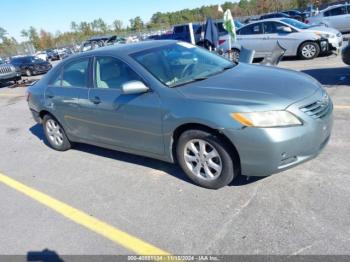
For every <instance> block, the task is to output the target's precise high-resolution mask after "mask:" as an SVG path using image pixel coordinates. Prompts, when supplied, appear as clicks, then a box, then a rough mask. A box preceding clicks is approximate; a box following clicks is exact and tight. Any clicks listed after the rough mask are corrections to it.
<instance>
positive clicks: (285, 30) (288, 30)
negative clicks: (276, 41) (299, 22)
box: [282, 26, 293, 33]
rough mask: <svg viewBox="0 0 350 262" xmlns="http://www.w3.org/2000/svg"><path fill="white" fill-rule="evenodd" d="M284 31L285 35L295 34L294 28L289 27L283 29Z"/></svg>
mask: <svg viewBox="0 0 350 262" xmlns="http://www.w3.org/2000/svg"><path fill="white" fill-rule="evenodd" d="M282 31H283V32H285V33H292V32H293V30H292V28H290V27H288V26H284V27H282Z"/></svg>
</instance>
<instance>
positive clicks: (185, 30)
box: [151, 23, 203, 43]
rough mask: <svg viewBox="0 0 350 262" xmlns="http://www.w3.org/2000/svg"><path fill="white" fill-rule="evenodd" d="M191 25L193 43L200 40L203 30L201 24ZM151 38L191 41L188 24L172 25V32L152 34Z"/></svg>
mask: <svg viewBox="0 0 350 262" xmlns="http://www.w3.org/2000/svg"><path fill="white" fill-rule="evenodd" d="M192 27H193V34H194V40H195V43H198V42H199V41H200V40H201V34H202V31H203V28H202V25H201V24H199V23H193V24H192ZM151 39H152V40H179V41H183V42H188V43H191V36H190V27H189V24H182V25H176V26H174V28H173V31H172V33H170V34H163V35H156V36H152V37H151Z"/></svg>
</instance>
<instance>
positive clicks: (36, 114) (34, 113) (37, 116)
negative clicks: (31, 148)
mask: <svg viewBox="0 0 350 262" xmlns="http://www.w3.org/2000/svg"><path fill="white" fill-rule="evenodd" d="M30 112H31V113H32V116H33V119H34V120H35V122H37V123H38V124H41V117H40V114H39V112H37V111H35V110H34V109H32V108H30Z"/></svg>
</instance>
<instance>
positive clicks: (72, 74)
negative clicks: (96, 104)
mask: <svg viewBox="0 0 350 262" xmlns="http://www.w3.org/2000/svg"><path fill="white" fill-rule="evenodd" d="M88 70H89V58H84V59H81V60H78V61H75V62H72V63H70V64H68V65H65V66H64V67H63V68H61V69H60V70H58V71H56V72H55V73H54V75H53V76H52V78H51V80H50V82H49V85H51V86H62V87H88V80H89V73H88Z"/></svg>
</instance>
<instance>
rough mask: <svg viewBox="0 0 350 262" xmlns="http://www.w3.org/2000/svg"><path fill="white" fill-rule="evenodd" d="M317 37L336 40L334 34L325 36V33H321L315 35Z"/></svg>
mask: <svg viewBox="0 0 350 262" xmlns="http://www.w3.org/2000/svg"><path fill="white" fill-rule="evenodd" d="M315 34H316V35H318V36H320V37H322V38H326V39H328V38H335V35H334V34H325V33H321V32H317V33H315Z"/></svg>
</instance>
